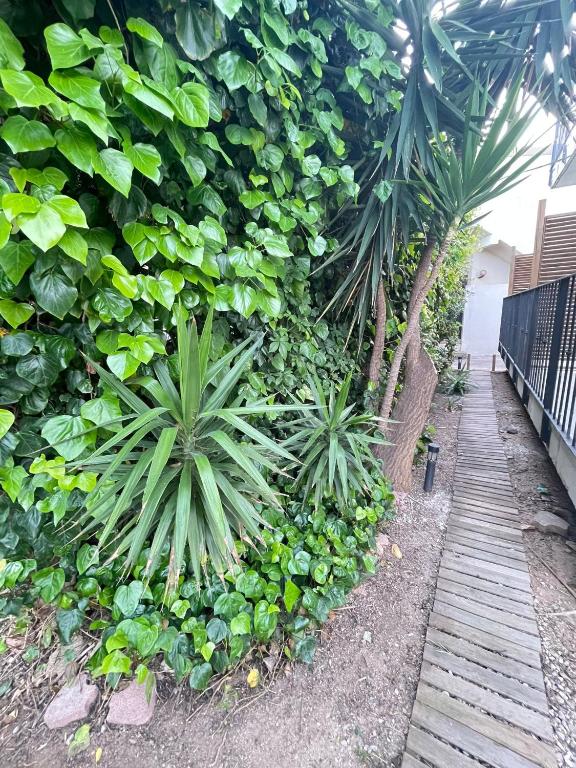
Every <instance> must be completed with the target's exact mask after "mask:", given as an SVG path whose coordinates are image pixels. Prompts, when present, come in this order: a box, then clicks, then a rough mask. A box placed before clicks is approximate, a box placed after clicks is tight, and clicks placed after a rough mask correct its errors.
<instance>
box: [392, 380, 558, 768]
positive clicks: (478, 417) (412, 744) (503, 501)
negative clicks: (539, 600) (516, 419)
mask: <svg viewBox="0 0 576 768" xmlns="http://www.w3.org/2000/svg"><path fill="white" fill-rule="evenodd" d="M472 381H473V383H474V384H475V387H474V389H473V390H472V391H471V393H470V394H468V395H466V397H465V399H464V407H463V411H462V418H461V421H460V428H459V432H458V458H457V462H456V469H455V478H454V492H453V502H452V510H451V513H450V516H449V518H448V528H447V534H446V542H445V545H444V551H443V554H442V559H441V561H440V570H439V574H438V581H437V585H436V597H435V601H434V606H433V609H432V613H431V615H430V620H429V625H428V632H427V635H426V644H425V646H424V659H423V662H422V668H421V672H420V682H419V685H418V690H417V693H416V701H415V704H414V709H413V711H412V719H411V722H410V730H409V732H408V739H407V742H406V750H405V752H404V758H403V761H402V768H426V767H427V766H436V768H473V766H474V767H477V768H482V766H493V767H494V768H537V767H538V768H557V766H558V764H557V761H556V757H555V754H554V748H553V746H552V743H553V734H552V728H551V725H550V719H549V714H548V702H547V700H546V692H545V689H544V680H543V676H542V668H541V663H540V637H539V634H538V627H537V624H536V616H535V613H534V608H533V605H532V590H531V586H530V576H529V574H528V567H527V564H526V556H525V553H524V545H523V543H522V532H521V528H520V522H519V519H518V508H517V504H516V500H515V497H514V493H513V490H512V486H511V483H510V477H509V475H508V468H507V464H506V457H505V454H504V450H503V447H502V441H501V439H500V436H499V434H498V426H497V422H496V412H495V408H494V401H493V398H492V383H491V378H490V374H489V373H480V372H474V373H473V374H472Z"/></svg>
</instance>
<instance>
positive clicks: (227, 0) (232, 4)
mask: <svg viewBox="0 0 576 768" xmlns="http://www.w3.org/2000/svg"><path fill="white" fill-rule="evenodd" d="M214 5H215V6H216V8H218V10H219V11H221V12H222V13H223V14H224V16H226V18H227V19H230V20H232V19H233V18H234V16H236V14H237V13H238V11H239V10H240V8H241V7H242V0H214Z"/></svg>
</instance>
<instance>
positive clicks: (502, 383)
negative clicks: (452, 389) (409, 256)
mask: <svg viewBox="0 0 576 768" xmlns="http://www.w3.org/2000/svg"><path fill="white" fill-rule="evenodd" d="M492 380H493V382H494V401H495V404H496V409H497V414H498V422H499V427H500V435H501V437H502V439H503V441H504V449H505V452H506V456H507V458H508V470H509V472H510V478H511V481H512V485H513V486H514V490H515V492H516V496H517V499H518V505H519V507H520V511H521V514H522V517H523V522H524V523H525V524H526V526H530V528H528V529H527V530H525V531H524V542H525V545H526V553H527V557H528V565H529V569H530V577H531V581H532V589H533V590H534V605H535V608H536V614H537V618H538V626H539V629H540V633H541V636H542V656H543V670H544V681H545V683H546V692H547V694H548V701H549V704H550V712H551V715H552V725H553V727H554V732H555V735H556V746H557V751H558V755H559V764H560V766H561V768H574V766H576V599H575V598H574V597H573V596H572V595H571V594H570V592H569V591H568V590H567V589H566V588H565V587H564V586H562V584H561V583H560V582H559V580H558V579H557V578H556V577H555V576H554V575H553V574H552V573H551V572H550V570H549V569H548V568H547V567H546V565H545V564H544V563H546V564H548V565H549V566H550V567H551V568H552V569H553V571H555V572H556V573H557V574H558V576H560V578H561V579H562V580H563V581H564V582H565V583H567V584H568V585H569V586H571V587H572V589H573V590H575V591H576V552H575V551H573V550H571V549H570V548H569V547H568V546H567V545H566V543H565V540H564V539H563V538H561V537H560V536H556V535H553V534H542V533H540V532H539V531H537V530H532V529H531V526H532V524H533V520H534V516H535V514H536V513H537V512H539V511H548V512H553V513H555V514H560V515H561V516H563V517H570V515H573V514H574V510H573V507H572V503H571V501H570V499H569V498H568V495H567V493H566V491H565V489H564V486H563V485H562V483H561V481H560V478H559V477H558V475H557V474H556V470H555V469H554V467H553V465H552V463H551V462H550V460H549V458H548V454H547V453H546V449H545V448H544V446H543V445H542V444H541V442H540V440H539V438H538V435H537V433H536V431H535V430H534V428H533V426H532V423H531V422H530V420H529V418H528V416H527V415H526V412H525V411H524V408H523V407H522V404H521V402H520V399H519V397H518V395H517V393H516V390H515V389H514V387H513V386H512V383H511V382H510V380H509V378H508V376H507V375H504V374H494V375H493V376H492ZM509 427H515V428H517V430H518V431H517V433H515V434H510V433H509V432H508V431H507V430H508V428H509ZM572 519H573V518H572Z"/></svg>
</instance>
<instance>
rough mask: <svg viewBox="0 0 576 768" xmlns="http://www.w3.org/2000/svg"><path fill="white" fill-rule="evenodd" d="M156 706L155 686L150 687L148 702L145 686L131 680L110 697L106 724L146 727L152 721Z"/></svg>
mask: <svg viewBox="0 0 576 768" xmlns="http://www.w3.org/2000/svg"><path fill="white" fill-rule="evenodd" d="M155 706H156V685H153V686H152V693H151V695H150V701H148V698H147V696H146V684H145V683H142V684H140V683H138V682H137V681H136V680H132V681H131V682H130V683H129V684H128V686H127V687H126V688H124V689H123V690H121V691H115V692H114V693H113V694H112V696H111V697H110V706H109V709H108V715H107V717H106V722H107V723H109V724H110V725H146V723H148V722H150V720H151V719H152V715H153V714H154V707H155Z"/></svg>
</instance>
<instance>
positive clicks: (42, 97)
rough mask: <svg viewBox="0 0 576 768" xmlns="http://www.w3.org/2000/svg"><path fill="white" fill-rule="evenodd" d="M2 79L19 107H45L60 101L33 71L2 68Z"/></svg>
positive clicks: (0, 77) (5, 87)
mask: <svg viewBox="0 0 576 768" xmlns="http://www.w3.org/2000/svg"><path fill="white" fill-rule="evenodd" d="M0 80H2V85H3V86H4V90H5V91H6V93H9V94H10V96H12V98H13V99H14V101H15V102H16V104H17V105H18V106H19V107H43V106H45V105H46V104H52V103H54V102H56V101H58V97H57V96H56V94H55V93H53V92H52V91H51V90H50V89H49V88H47V87H46V86H45V85H44V81H43V80H42V78H40V77H38V75H35V74H34V73H33V72H16V71H14V70H13V69H2V70H0Z"/></svg>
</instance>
